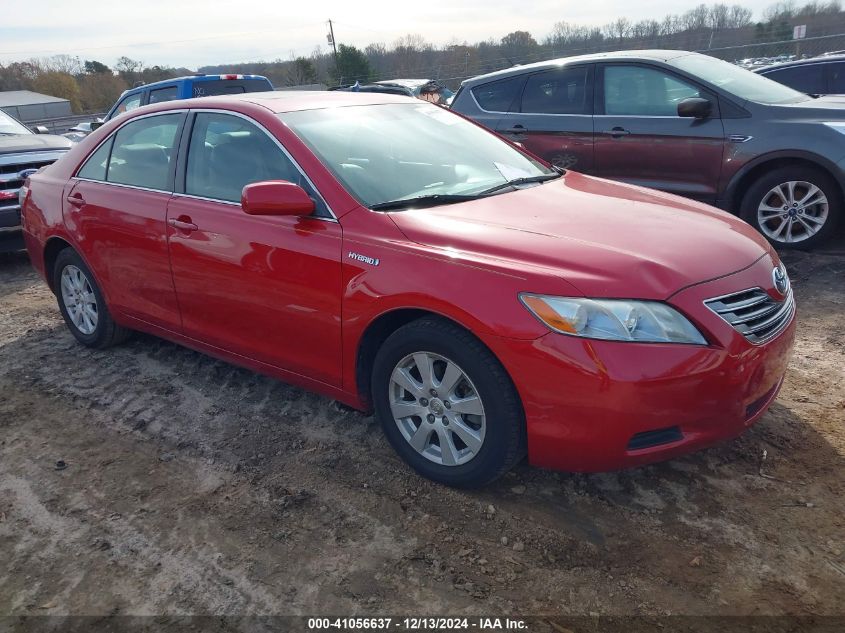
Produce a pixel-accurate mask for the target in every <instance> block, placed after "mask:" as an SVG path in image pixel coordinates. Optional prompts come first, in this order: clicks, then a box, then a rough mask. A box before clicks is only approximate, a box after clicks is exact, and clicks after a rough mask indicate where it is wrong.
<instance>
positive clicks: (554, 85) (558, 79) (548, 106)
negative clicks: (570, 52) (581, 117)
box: [522, 66, 592, 114]
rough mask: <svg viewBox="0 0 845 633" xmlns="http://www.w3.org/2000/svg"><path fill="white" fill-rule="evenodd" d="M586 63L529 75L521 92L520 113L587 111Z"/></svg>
mask: <svg viewBox="0 0 845 633" xmlns="http://www.w3.org/2000/svg"><path fill="white" fill-rule="evenodd" d="M588 70H589V68H588V67H587V66H576V67H569V68H560V69H558V70H551V71H547V72H542V73H537V74H536V75H531V76H530V77H528V80H527V81H526V82H525V90H523V91H522V112H529V113H534V114H590V111H591V110H592V108H591V107H589V106H588V103H587V71H588Z"/></svg>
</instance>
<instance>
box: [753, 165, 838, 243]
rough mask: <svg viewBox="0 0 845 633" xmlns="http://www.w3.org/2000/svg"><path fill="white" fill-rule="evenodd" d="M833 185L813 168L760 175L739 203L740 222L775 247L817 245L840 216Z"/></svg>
mask: <svg viewBox="0 0 845 633" xmlns="http://www.w3.org/2000/svg"><path fill="white" fill-rule="evenodd" d="M841 198H842V194H841V193H840V191H839V187H838V186H837V184H836V182H834V180H833V179H832V178H831V177H830V176H828V175H827V174H826V173H824V172H823V171H821V170H819V169H816V168H814V167H803V166H798V167H782V168H780V169H775V170H774V171H771V172H769V173H768V174H766V175H764V176H762V177H761V178H759V179H758V180H756V181H755V182H754V184H753V185H751V187H750V188H749V189H748V191H747V192H746V194H745V197H744V198H743V200H742V207H741V210H740V214H741V216H742V219H743V220H745V221H746V222H748V223H749V224H751V226H753V227H754V228H755V229H757V230H758V231H760V232H761V233H762V234H763V235H764V236H765V237H766V239H768V240H769V242H771V243H772V244H774V245H775V246H776V247H779V248H795V249H809V248H813V247H815V246H816V245H818V244H820V243H821V242H823V241H824V240H826V239H827V238H828V237H830V235H831V233H832V232H833V230H834V228H835V224H836V223H837V222H838V221H839V218H840V216H841V214H842V200H841Z"/></svg>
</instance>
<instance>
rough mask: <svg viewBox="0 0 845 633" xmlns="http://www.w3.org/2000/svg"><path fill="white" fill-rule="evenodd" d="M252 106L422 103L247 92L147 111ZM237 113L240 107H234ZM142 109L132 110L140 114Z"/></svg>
mask: <svg viewBox="0 0 845 633" xmlns="http://www.w3.org/2000/svg"><path fill="white" fill-rule="evenodd" d="M243 103H249V104H254V105H258V106H262V107H264V108H266V109H268V110H270V111H271V112H274V113H277V114H278V113H282V112H297V111H300V110H321V109H326V108H343V107H348V106H360V105H384V104H391V103H399V104H405V105H407V104H408V103H415V104H421V103H422V102H420V101H418V100H413V101H411V100H409V99H408V97H407V96H400V95H393V94H386V93H381V92H346V91H341V90H331V91H330V90H323V91H311V90H284V91H272V92H270V91H268V92H246V93H243V94H237V95H214V96H210V97H197V98H194V99H182V100H179V101H165V102H163V103H157V104H155V105H152V106H144V107H143V111H144V112H162V111H164V110H184V109H187V108H197V109H202V108H221V107H226V106H237V105H239V104H243ZM234 109H235V110H237V109H238V108H237V107H236V108H234ZM140 110H142V108H138V109H137V110H132V112H133V113H134V112H138V111H140Z"/></svg>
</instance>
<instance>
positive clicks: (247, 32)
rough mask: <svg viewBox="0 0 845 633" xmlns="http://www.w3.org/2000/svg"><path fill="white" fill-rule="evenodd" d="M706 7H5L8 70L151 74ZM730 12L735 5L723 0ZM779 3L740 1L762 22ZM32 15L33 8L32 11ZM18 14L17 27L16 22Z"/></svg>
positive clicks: (79, 1) (192, 0)
mask: <svg viewBox="0 0 845 633" xmlns="http://www.w3.org/2000/svg"><path fill="white" fill-rule="evenodd" d="M701 1H702V0H680V1H678V0H652V1H650V2H631V1H630V0H590V1H588V2H584V1H583V0H581V1H577V2H575V1H572V0H527V1H526V0H416V1H414V2H408V1H407V0H405V1H402V0H393V1H384V0H358V1H355V0H318V1H316V2H291V1H287V2H286V1H285V0H141V1H140V2H139V1H137V0H133V1H132V2H129V1H127V0H74V1H73V2H69V1H68V0H29V1H27V2H24V3H22V2H21V1H20V0H0V15H5V16H6V18H7V19H5V20H3V21H2V22H1V23H0V64H5V63H8V62H10V61H17V60H24V59H29V58H31V57H47V56H50V55H55V54H60V53H65V54H69V55H75V56H79V57H80V58H82V59H83V60H84V59H96V60H98V61H102V62H103V63H105V64H107V65H109V66H112V65H113V64H114V62H115V60H116V59H117V58H118V57H120V56H122V55H126V56H127V57H131V58H132V59H136V60H141V61H143V62H144V63H145V65H147V66H153V65H156V64H158V65H163V66H177V67H181V66H184V67H186V68H190V69H196V68H198V67H199V66H203V65H208V64H225V63H235V62H247V61H261V60H263V61H270V60H274V59H278V58H281V59H290V58H291V57H292V56H297V55H309V54H310V53H311V52H312V51H313V50H314V48H315V47H317V46H321V47H322V48H323V49H324V50H327V48H328V45H327V41H326V33H327V31H328V26H327V20H328V19H329V18H331V19H332V20H333V22H334V30H335V39H336V41H337V42H338V43H344V44H351V45H353V46H358V47H361V48H363V47H364V46H366V45H367V44H369V43H372V42H383V43H385V44H387V45H388V46H389V45H390V44H391V43H392V42H394V41H395V40H396V39H397V38H399V37H401V36H403V35H406V34H408V33H414V34H419V35H422V36H423V37H424V38H425V39H426V40H427V41H429V42H431V43H433V44H435V45H437V46H441V45H444V44H448V43H462V42H464V41H466V42H469V43H473V42H476V41H481V40H486V39H489V38H493V39H495V40H498V39H500V38H501V37H502V36H504V35H506V34H507V33H509V32H511V31H516V30H524V31H529V32H530V33H531V34H532V35H533V36H534V37H535V39H537V40H538V41H539V40H542V39H543V38H544V37H545V36H546V35H548V34H549V33H550V32H551V30H552V26H553V25H554V23H555V22H558V21H560V20H565V21H567V22H571V23H575V24H582V25H587V26H589V25H595V26H600V25H602V24H605V23H607V22H610V21H613V20H615V19H617V18H619V17H623V16H624V17H627V18H628V19H630V20H632V21H637V20H641V19H658V20H659V19H662V17H663V16H664V15H666V14H668V13H683V12H684V11H686V10H688V9H690V8H692V7H694V6H696V5H697V4H700V2H701ZM722 1H724V2H725V3H726V4H732V3H733V2H732V0H722ZM773 2H774V0H741V1H740V2H739V3H741V4H743V5H744V6H746V7H748V8H749V9H751V10H752V11H754V16H755V19H756V18H759V17H761V16H762V13H763V11H764V10H765V8H766V7H768V6H769V5H771V4H773ZM24 7H25V8H24ZM10 16H11V18H12V19H8V18H9V17H10Z"/></svg>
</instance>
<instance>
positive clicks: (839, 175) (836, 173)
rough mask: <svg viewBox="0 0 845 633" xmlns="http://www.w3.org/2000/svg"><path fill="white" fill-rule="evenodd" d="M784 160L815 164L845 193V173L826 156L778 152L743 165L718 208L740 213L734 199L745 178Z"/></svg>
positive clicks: (724, 192) (732, 178) (718, 201)
mask: <svg viewBox="0 0 845 633" xmlns="http://www.w3.org/2000/svg"><path fill="white" fill-rule="evenodd" d="M784 159H792V160H803V161H806V162H809V163H814V164H816V165H818V166H819V167H822V168H824V169H825V170H826V171H827V172H829V173H830V174H831V175H832V176H833V177H834V178H835V179H836V182H837V183H838V184H839V187H840V189H842V190H843V191H845V173H843V172H842V170H841V169H840V168H839V166H838V165H837V164H836V163H834V162H833V161H832V160H830V159H828V158H825V157H824V156H821V155H819V154H815V153H813V152H807V151H804V150H797V149H790V150H777V151H774V152H768V153H767V154H762V155H760V156H755V157H754V158H753V159H751V160H750V161H748V162H747V163H746V164H745V165H743V166H742V167H741V168H740V169H739V170H738V171H737V172H736V173H735V174H734V175H733V176H732V177H731V179H730V181H729V182H728V185H727V187H725V190H724V191H723V192H722V197H721V198H720V199H719V200H717V201H716V206H718V207H719V208H721V209H725V210H726V211H730V212H731V213H734V214H737V213H739V201H736V203H735V204H734V202H735V200H734V199H735V198H736V195H737V190H738V188H739V185H740V183H741V182H742V180H743V179H744V178H745V176H747V175H748V174H749V172H751V170H753V169H755V168H757V167H759V166H760V165H763V164H764V163H767V162H771V161H774V160H784Z"/></svg>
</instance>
